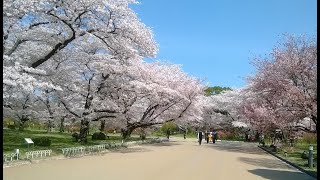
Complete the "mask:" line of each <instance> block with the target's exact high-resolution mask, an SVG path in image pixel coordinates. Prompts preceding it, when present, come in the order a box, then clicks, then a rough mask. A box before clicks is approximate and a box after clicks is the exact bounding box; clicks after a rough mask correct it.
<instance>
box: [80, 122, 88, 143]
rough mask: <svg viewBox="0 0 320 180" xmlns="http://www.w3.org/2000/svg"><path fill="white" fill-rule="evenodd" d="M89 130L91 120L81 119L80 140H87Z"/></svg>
mask: <svg viewBox="0 0 320 180" xmlns="http://www.w3.org/2000/svg"><path fill="white" fill-rule="evenodd" d="M88 132H89V121H88V120H81V126H80V134H79V139H80V142H84V143H86V142H87V135H88Z"/></svg>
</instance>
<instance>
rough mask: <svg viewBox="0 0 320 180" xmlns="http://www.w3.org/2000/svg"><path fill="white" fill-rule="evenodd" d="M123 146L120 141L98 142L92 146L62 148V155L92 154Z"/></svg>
mask: <svg viewBox="0 0 320 180" xmlns="http://www.w3.org/2000/svg"><path fill="white" fill-rule="evenodd" d="M120 146H123V144H122V143H118V144H116V143H112V144H100V145H93V146H87V147H84V146H81V147H72V148H62V149H61V150H62V154H63V155H64V156H81V155H86V154H92V153H95V152H104V151H106V149H109V148H115V147H120Z"/></svg>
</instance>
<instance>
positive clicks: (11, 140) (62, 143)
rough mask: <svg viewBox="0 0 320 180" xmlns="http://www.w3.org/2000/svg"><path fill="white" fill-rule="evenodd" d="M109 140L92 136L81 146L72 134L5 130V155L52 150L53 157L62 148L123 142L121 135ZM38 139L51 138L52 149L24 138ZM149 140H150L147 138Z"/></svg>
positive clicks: (110, 136)
mask: <svg viewBox="0 0 320 180" xmlns="http://www.w3.org/2000/svg"><path fill="white" fill-rule="evenodd" d="M108 136H109V139H107V140H95V141H92V139H91V135H89V136H88V137H87V139H88V143H86V144H81V143H79V142H75V141H74V139H73V137H72V136H71V133H59V132H50V133H47V132H46V131H45V130H27V129H26V130H24V131H18V130H12V129H3V153H4V154H11V153H13V152H14V150H15V149H19V150H20V153H21V155H22V157H23V156H24V155H25V152H27V151H35V150H46V149H51V150H52V151H53V154H52V155H57V154H62V151H61V149H62V148H68V147H77V146H92V145H99V144H108V143H119V142H121V141H122V137H121V136H120V134H108ZM37 137H49V139H50V140H51V146H50V147H42V146H33V145H30V146H29V148H28V145H27V144H26V143H25V141H24V138H31V139H33V138H37ZM147 139H148V138H147ZM138 140H140V137H139V136H132V137H130V138H129V139H127V141H138Z"/></svg>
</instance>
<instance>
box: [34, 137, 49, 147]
mask: <svg viewBox="0 0 320 180" xmlns="http://www.w3.org/2000/svg"><path fill="white" fill-rule="evenodd" d="M33 142H34V145H36V146H47V147H48V146H51V140H50V139H49V137H38V138H34V139H33Z"/></svg>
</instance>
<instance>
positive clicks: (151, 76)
mask: <svg viewBox="0 0 320 180" xmlns="http://www.w3.org/2000/svg"><path fill="white" fill-rule="evenodd" d="M121 67H122V70H123V71H124V72H125V73H124V72H119V70H121V68H117V70H118V72H114V73H112V74H108V75H109V76H108V79H105V80H104V81H103V82H102V83H101V85H102V89H101V91H100V92H101V93H102V94H103V95H104V96H105V97H111V98H112V99H114V100H115V101H116V104H117V105H118V107H119V109H120V112H121V114H122V116H121V118H120V117H118V118H120V119H122V122H123V125H122V127H123V135H124V138H126V137H128V136H130V134H131V132H132V131H133V130H134V129H136V128H146V127H149V126H153V125H157V124H163V123H165V122H169V121H173V120H175V121H179V122H187V121H190V119H193V120H194V119H196V118H199V116H200V115H199V114H200V113H201V110H199V106H197V104H196V103H197V101H198V99H199V96H201V95H202V94H203V88H204V86H203V85H202V84H201V82H200V81H199V80H198V79H196V78H194V77H190V76H188V75H187V74H185V73H184V72H183V71H182V70H181V67H180V66H178V65H173V64H167V63H161V62H154V63H145V62H141V63H136V64H135V65H130V66H127V67H125V66H121ZM196 120H197V119H196Z"/></svg>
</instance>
